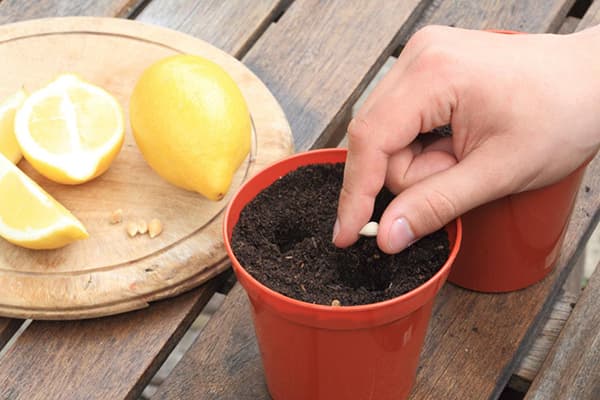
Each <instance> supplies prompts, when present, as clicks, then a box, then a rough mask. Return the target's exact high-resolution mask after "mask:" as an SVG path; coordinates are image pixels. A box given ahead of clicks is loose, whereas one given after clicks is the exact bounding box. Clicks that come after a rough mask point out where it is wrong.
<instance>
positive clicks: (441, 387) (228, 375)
mask: <svg viewBox="0 0 600 400" xmlns="http://www.w3.org/2000/svg"><path fill="white" fill-rule="evenodd" d="M586 186H587V187H588V188H590V190H589V191H586V190H585V187H586ZM599 207H600V156H598V157H596V158H595V159H594V160H593V162H592V163H591V164H590V166H589V167H588V171H587V173H586V176H585V178H584V184H583V185H582V188H581V190H580V191H579V194H578V200H577V203H576V205H575V210H574V213H573V217H572V219H571V222H570V224H569V228H568V232H567V234H566V237H565V242H564V245H563V248H562V252H561V256H560V258H559V260H558V262H557V267H556V269H555V270H554V271H553V272H552V273H551V274H550V275H549V276H548V277H547V278H546V279H544V280H543V281H542V282H540V283H538V284H536V285H534V286H532V287H530V288H528V289H525V290H520V291H517V292H513V293H508V294H482V293H476V292H471V291H468V290H464V289H461V288H458V287H456V286H453V285H446V286H444V287H443V288H442V290H441V292H440V294H439V295H438V298H437V300H436V304H435V307H434V310H433V316H432V319H431V322H430V327H429V332H428V335H427V338H426V341H425V345H424V348H423V352H422V355H421V363H420V366H419V370H418V373H417V380H416V384H415V387H414V390H413V393H412V396H411V399H424V400H425V399H467V398H468V399H471V398H472V399H484V398H497V396H498V395H499V394H500V392H501V391H502V389H503V388H504V386H505V385H506V383H507V382H508V379H509V378H510V376H511V374H512V373H513V371H515V370H516V368H517V366H518V365H519V363H520V361H521V359H522V358H523V357H524V355H525V353H526V351H527V349H528V348H529V347H530V345H531V343H532V342H533V339H534V338H535V334H536V333H537V332H538V331H539V329H540V327H541V325H542V324H543V323H544V322H545V320H546V319H547V316H548V315H549V312H550V310H551V309H552V305H553V304H554V303H555V301H556V299H557V298H558V295H559V294H560V291H561V287H562V285H563V283H564V282H565V280H566V277H567V275H568V273H569V271H570V270H571V269H572V267H573V265H574V260H576V259H577V257H578V255H579V254H580V253H581V252H582V250H583V245H584V244H585V243H586V242H587V239H588V238H589V236H590V235H591V232H592V231H593V228H594V227H595V225H596V223H597V221H598V219H599V217H600V213H599V212H598V210H599ZM252 329H253V328H252V321H251V316H250V312H249V305H248V304H247V300H246V295H245V294H244V292H243V290H242V289H241V288H240V286H239V285H236V287H235V288H234V289H233V290H232V291H231V292H230V293H229V295H228V296H227V299H226V300H225V302H224V304H223V305H222V306H221V308H220V310H219V312H218V313H217V314H216V315H215V316H213V318H212V319H211V321H209V323H208V325H207V327H206V328H205V330H204V331H203V333H202V335H201V336H200V337H199V339H198V341H197V342H196V343H195V344H194V345H193V346H192V348H191V349H190V350H189V351H188V353H187V354H186V355H185V356H184V359H183V360H182V362H181V363H180V364H179V365H178V366H177V367H176V368H175V370H174V372H173V373H172V374H171V376H170V377H169V378H168V379H167V380H166V382H165V383H164V384H163V386H161V388H160V389H159V392H158V394H157V395H158V398H161V399H177V398H180V397H179V396H180V395H181V393H183V392H182V389H181V388H185V393H187V394H188V395H190V396H191V397H194V398H202V399H248V400H250V399H268V398H269V397H268V394H267V393H266V387H265V383H264V377H263V372H262V367H261V361H260V355H259V352H258V348H257V345H256V340H255V336H254V333H253V331H252ZM199 371H202V373H200V372H199ZM206 371H209V372H206Z"/></svg>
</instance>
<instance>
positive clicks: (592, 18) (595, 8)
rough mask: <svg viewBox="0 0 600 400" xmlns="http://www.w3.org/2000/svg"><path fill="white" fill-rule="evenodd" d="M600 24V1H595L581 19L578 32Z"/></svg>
mask: <svg viewBox="0 0 600 400" xmlns="http://www.w3.org/2000/svg"><path fill="white" fill-rule="evenodd" d="M598 24H600V1H594V2H593V3H592V5H591V6H590V8H588V10H587V11H586V13H585V15H584V16H583V18H582V19H581V22H580V23H579V25H578V26H577V30H578V31H580V30H583V29H585V28H589V27H591V26H594V25H598Z"/></svg>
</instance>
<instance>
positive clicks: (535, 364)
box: [515, 292, 579, 383]
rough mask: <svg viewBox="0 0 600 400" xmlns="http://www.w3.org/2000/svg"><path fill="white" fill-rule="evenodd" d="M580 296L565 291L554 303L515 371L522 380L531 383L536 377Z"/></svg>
mask: <svg viewBox="0 0 600 400" xmlns="http://www.w3.org/2000/svg"><path fill="white" fill-rule="evenodd" d="M578 298H579V293H577V294H574V293H568V292H565V293H563V294H561V296H560V297H559V299H558V300H557V301H556V303H554V305H553V306H552V312H551V313H550V317H549V318H548V320H547V321H546V322H545V324H544V327H543V329H542V331H541V332H540V335H538V336H537V337H536V338H535V341H534V342H533V345H532V346H531V349H530V350H529V352H528V353H527V356H526V357H525V358H524V359H523V361H521V363H520V365H519V367H518V369H517V371H516V372H515V375H516V376H518V377H519V378H521V380H522V381H525V382H530V383H531V382H532V381H533V380H534V379H535V377H536V375H537V374H538V372H539V371H540V368H541V367H542V363H543V362H544V360H545V359H546V357H547V356H548V353H549V352H550V349H551V348H552V346H553V345H554V343H555V342H556V340H557V339H558V336H559V335H560V332H561V331H562V329H563V328H564V326H565V324H566V323H567V320H568V319H569V317H570V316H571V312H572V311H573V305H574V304H575V303H577V300H578Z"/></svg>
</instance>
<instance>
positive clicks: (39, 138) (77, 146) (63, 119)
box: [15, 74, 125, 184]
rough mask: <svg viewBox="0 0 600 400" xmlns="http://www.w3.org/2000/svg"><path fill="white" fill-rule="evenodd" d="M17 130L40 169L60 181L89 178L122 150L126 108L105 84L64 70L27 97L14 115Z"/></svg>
mask: <svg viewBox="0 0 600 400" xmlns="http://www.w3.org/2000/svg"><path fill="white" fill-rule="evenodd" d="M15 134H16V138H17V141H18V143H19V146H20V147H21V150H22V151H23V155H24V156H25V158H26V159H27V161H29V163H30V164H31V165H32V166H33V167H34V168H35V169H36V170H37V171H38V172H39V173H40V174H42V175H44V176H45V177H47V178H48V179H51V180H53V181H55V182H58V183H64V184H78V183H84V182H87V181H89V180H91V179H93V178H95V177H97V176H99V175H100V174H102V173H103V172H105V171H106V170H107V169H108V167H109V166H110V164H111V162H112V161H113V160H114V158H115V157H116V156H117V154H118V153H119V151H120V149H121V146H122V145H123V140H124V138H125V132H124V122H123V112H122V110H121V106H120V105H119V103H118V101H117V100H116V99H115V98H114V97H112V96H111V95H110V94H109V93H108V92H106V91H104V90H103V89H101V88H99V87H97V86H94V85H92V84H89V83H87V82H84V81H83V80H81V79H80V78H79V77H77V76H75V75H70V74H66V75H61V76H59V77H58V78H57V79H56V80H54V81H53V82H51V83H50V84H48V85H47V86H46V87H44V88H42V89H40V90H38V91H36V92H34V93H32V94H31V95H30V96H29V97H28V98H27V100H25V102H24V103H23V105H22V106H21V108H20V109H19V110H18V111H17V114H16V116H15Z"/></svg>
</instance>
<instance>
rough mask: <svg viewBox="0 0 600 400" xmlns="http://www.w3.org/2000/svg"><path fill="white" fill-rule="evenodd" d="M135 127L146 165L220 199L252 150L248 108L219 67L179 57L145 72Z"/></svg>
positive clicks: (136, 98)
mask: <svg viewBox="0 0 600 400" xmlns="http://www.w3.org/2000/svg"><path fill="white" fill-rule="evenodd" d="M129 111H130V119H131V127H132V130H133V135H134V137H135V140H136V142H137V144H138V146H139V148H140V150H141V152H142V154H143V156H144V158H145V159H146V161H147V162H148V164H150V166H151V167H152V168H153V169H154V170H155V171H156V172H157V173H158V174H159V175H160V176H161V177H163V178H164V179H165V180H167V181H168V182H170V183H172V184H173V185H175V186H178V187H181V188H184V189H187V190H191V191H195V192H198V193H200V194H202V195H204V196H206V197H207V198H209V199H211V200H220V199H222V198H223V197H224V196H225V194H226V193H227V191H228V190H229V186H230V185H231V180H232V178H233V175H234V173H235V171H236V170H237V169H238V168H239V166H240V164H241V163H242V162H243V161H244V159H245V158H246V156H247V154H248V152H249V151H250V142H251V131H252V128H251V122H250V113H249V111H248V106H247V104H246V101H245V100H244V97H243V95H242V92H241V91H240V89H239V87H238V86H237V84H236V83H235V81H234V80H233V79H232V78H231V76H229V74H228V73H227V72H225V71H224V70H223V69H222V68H221V67H220V66H218V65H217V64H215V63H213V62H212V61H209V60H207V59H205V58H202V57H199V56H194V55H176V56H171V57H167V58H165V59H162V60H159V61H158V62H156V63H155V64H153V65H151V66H150V67H149V68H148V69H146V70H145V71H144V72H143V73H142V75H141V77H140V79H139V81H138V82H137V84H136V86H135V88H134V90H133V93H132V95H131V102H130V109H129Z"/></svg>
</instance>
